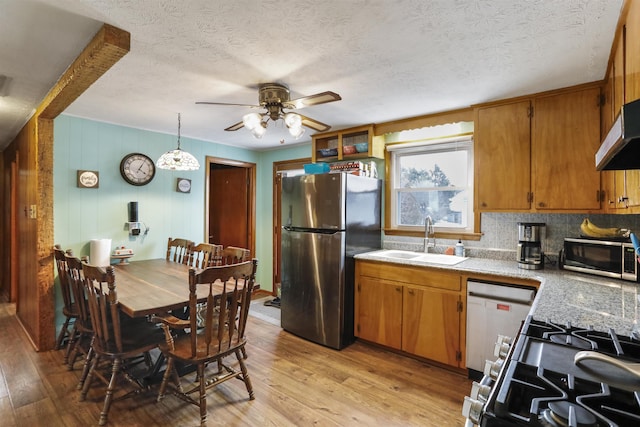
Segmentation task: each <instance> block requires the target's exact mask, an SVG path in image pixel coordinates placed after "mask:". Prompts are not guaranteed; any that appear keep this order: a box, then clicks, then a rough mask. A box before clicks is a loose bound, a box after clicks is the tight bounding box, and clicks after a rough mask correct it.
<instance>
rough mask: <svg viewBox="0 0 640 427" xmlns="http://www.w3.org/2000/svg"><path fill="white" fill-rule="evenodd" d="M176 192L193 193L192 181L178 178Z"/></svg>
mask: <svg viewBox="0 0 640 427" xmlns="http://www.w3.org/2000/svg"><path fill="white" fill-rule="evenodd" d="M176 191H177V192H178V193H191V180H190V179H187V178H178V182H177V184H176Z"/></svg>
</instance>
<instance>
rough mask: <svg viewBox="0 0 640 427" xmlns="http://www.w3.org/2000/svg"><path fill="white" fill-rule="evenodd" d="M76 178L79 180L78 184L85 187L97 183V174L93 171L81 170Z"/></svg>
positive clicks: (93, 185) (90, 186)
mask: <svg viewBox="0 0 640 427" xmlns="http://www.w3.org/2000/svg"><path fill="white" fill-rule="evenodd" d="M78 179H79V180H80V184H82V186H84V187H87V188H92V187H95V186H96V185H98V175H96V173H95V172H93V171H84V172H82V173H81V174H80V177H79V178H78Z"/></svg>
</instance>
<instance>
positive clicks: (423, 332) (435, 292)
mask: <svg viewBox="0 0 640 427" xmlns="http://www.w3.org/2000/svg"><path fill="white" fill-rule="evenodd" d="M460 304H462V297H461V295H460V293H458V292H450V291H443V290H441V289H437V288H436V289H434V288H428V287H425V286H420V285H415V286H414V285H405V286H404V293H403V311H402V350H404V351H406V352H407V353H411V354H415V355H417V356H421V357H424V358H427V359H430V360H434V361H436V362H440V363H444V364H446V365H451V366H458V365H459V357H460Z"/></svg>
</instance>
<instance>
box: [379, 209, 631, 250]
mask: <svg viewBox="0 0 640 427" xmlns="http://www.w3.org/2000/svg"><path fill="white" fill-rule="evenodd" d="M585 217H587V218H589V219H590V220H591V221H592V222H593V223H594V224H596V225H598V226H599V227H619V228H628V229H630V230H631V231H634V232H635V233H636V234H640V215H604V214H598V215H589V214H555V213H554V214H537V213H535V214H533V213H532V214H514V213H483V214H482V215H481V231H482V237H481V239H480V240H479V241H463V243H464V245H465V249H466V253H467V256H472V257H481V258H494V259H507V260H508V259H513V260H515V259H516V245H517V243H518V227H517V223H518V222H542V223H544V224H546V227H545V229H544V232H543V242H542V248H543V250H544V252H545V254H546V255H547V256H548V257H549V258H550V259H551V260H556V259H557V257H558V252H559V251H560V249H561V248H562V243H563V239H564V238H565V237H578V236H579V235H580V223H582V220H583V219H584V218H585ZM383 240H384V241H383V247H384V248H385V249H407V250H421V249H422V245H423V240H422V239H421V238H415V237H404V236H384V238H383ZM455 243H456V241H455V240H447V239H436V251H437V252H444V250H445V249H446V248H447V247H449V246H453V245H455Z"/></svg>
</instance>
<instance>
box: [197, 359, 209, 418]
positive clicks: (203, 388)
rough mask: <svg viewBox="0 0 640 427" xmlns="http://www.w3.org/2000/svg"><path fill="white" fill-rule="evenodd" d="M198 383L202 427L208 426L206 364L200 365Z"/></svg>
mask: <svg viewBox="0 0 640 427" xmlns="http://www.w3.org/2000/svg"><path fill="white" fill-rule="evenodd" d="M198 382H199V385H200V405H199V406H200V426H201V427H204V426H206V425H207V381H206V380H205V378H204V363H200V364H198Z"/></svg>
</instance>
